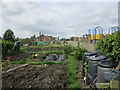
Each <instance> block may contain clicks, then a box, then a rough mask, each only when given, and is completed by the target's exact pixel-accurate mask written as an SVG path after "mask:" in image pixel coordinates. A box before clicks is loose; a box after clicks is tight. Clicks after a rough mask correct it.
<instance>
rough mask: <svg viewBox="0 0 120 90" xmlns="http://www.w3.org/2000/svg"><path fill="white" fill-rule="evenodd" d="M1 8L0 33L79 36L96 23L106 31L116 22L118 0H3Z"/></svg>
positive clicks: (27, 35) (23, 36) (19, 35)
mask: <svg viewBox="0 0 120 90" xmlns="http://www.w3.org/2000/svg"><path fill="white" fill-rule="evenodd" d="M0 8H1V9H2V12H1V13H2V14H1V15H2V16H1V17H0V20H2V27H0V30H1V31H0V36H2V35H3V34H4V32H5V30H6V29H8V28H10V29H12V30H13V31H14V34H15V36H16V37H20V38H25V37H30V36H32V35H34V34H35V35H36V36H38V34H39V32H42V33H43V34H45V35H53V36H59V37H65V38H69V37H71V36H78V37H80V36H82V35H83V34H85V33H87V32H88V30H89V29H91V30H92V29H93V28H94V27H96V26H98V25H99V26H102V27H103V29H104V33H107V32H108V29H109V28H110V27H112V26H116V25H117V24H118V3H117V2H2V6H1V7H0Z"/></svg>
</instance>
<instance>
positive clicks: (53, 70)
mask: <svg viewBox="0 0 120 90" xmlns="http://www.w3.org/2000/svg"><path fill="white" fill-rule="evenodd" d="M2 79H3V80H2V81H3V83H2V86H3V88H66V79H67V70H66V67H65V66H64V65H56V64H54V65H43V66H41V65H38V66H33V65H28V66H26V67H21V68H18V69H15V70H12V71H9V72H6V73H3V75H2Z"/></svg>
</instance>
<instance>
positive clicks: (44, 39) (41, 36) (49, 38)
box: [36, 33, 55, 43]
mask: <svg viewBox="0 0 120 90" xmlns="http://www.w3.org/2000/svg"><path fill="white" fill-rule="evenodd" d="M36 41H37V42H47V43H48V42H51V41H55V37H53V36H48V35H47V36H46V35H44V34H42V33H39V36H38V37H37V39H36Z"/></svg>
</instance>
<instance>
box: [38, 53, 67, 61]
mask: <svg viewBox="0 0 120 90" xmlns="http://www.w3.org/2000/svg"><path fill="white" fill-rule="evenodd" d="M64 60H66V57H65V56H64V55H59V54H49V55H48V56H47V57H46V59H41V60H40V61H64Z"/></svg>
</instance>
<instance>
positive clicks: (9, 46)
mask: <svg viewBox="0 0 120 90" xmlns="http://www.w3.org/2000/svg"><path fill="white" fill-rule="evenodd" d="M0 43H2V56H3V58H4V57H7V56H10V55H11V54H12V52H13V46H14V43H13V42H10V41H6V40H2V41H1V42H0Z"/></svg>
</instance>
